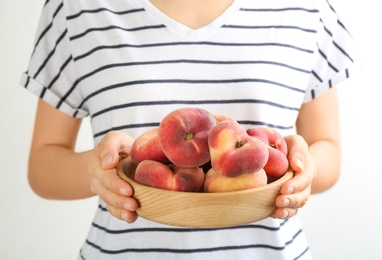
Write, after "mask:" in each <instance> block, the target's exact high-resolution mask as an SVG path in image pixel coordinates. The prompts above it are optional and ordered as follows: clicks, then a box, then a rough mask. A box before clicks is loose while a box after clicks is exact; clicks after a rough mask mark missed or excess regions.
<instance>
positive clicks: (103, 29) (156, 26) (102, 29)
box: [70, 24, 165, 41]
mask: <svg viewBox="0 0 382 260" xmlns="http://www.w3.org/2000/svg"><path fill="white" fill-rule="evenodd" d="M161 28H165V26H164V25H161V24H160V25H151V26H142V27H135V28H123V27H120V26H116V25H112V26H106V27H99V28H90V29H87V30H86V31H84V32H83V33H80V34H77V35H74V36H71V37H70V40H71V41H74V40H77V39H79V38H82V37H84V36H85V35H87V34H88V33H91V32H102V31H109V30H121V31H125V32H135V31H142V30H151V29H161Z"/></svg>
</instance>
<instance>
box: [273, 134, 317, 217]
mask: <svg viewBox="0 0 382 260" xmlns="http://www.w3.org/2000/svg"><path fill="white" fill-rule="evenodd" d="M285 141H286V142H287V146H288V155H287V156H288V160H289V166H290V168H291V169H292V170H293V171H294V177H293V178H292V179H290V180H289V181H287V182H285V183H284V184H283V185H282V186H281V189H280V195H279V196H277V198H276V206H277V209H276V210H275V212H274V213H273V214H272V216H271V217H273V218H281V219H287V218H290V217H292V216H294V215H296V213H297V211H298V209H299V208H301V207H303V206H304V205H305V203H306V202H307V200H308V198H309V196H310V194H311V187H312V182H313V180H314V179H315V177H316V166H315V165H314V162H313V160H312V157H311V155H310V153H309V150H308V144H307V143H306V142H305V140H304V138H303V137H301V136H299V135H290V136H287V137H285Z"/></svg>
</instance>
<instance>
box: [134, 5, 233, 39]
mask: <svg viewBox="0 0 382 260" xmlns="http://www.w3.org/2000/svg"><path fill="white" fill-rule="evenodd" d="M140 2H141V3H142V4H143V7H144V9H145V10H146V11H147V12H148V13H149V14H150V15H151V16H153V17H154V18H155V19H156V20H158V21H159V22H161V23H162V24H163V25H164V26H166V28H167V29H169V30H170V31H172V32H173V33H176V34H178V35H181V36H183V37H186V38H189V39H193V40H203V39H206V38H208V37H210V36H212V35H213V34H215V33H217V32H218V31H219V29H220V28H221V27H222V26H223V25H225V24H226V22H227V21H228V20H229V19H231V17H232V16H233V15H234V14H235V13H236V12H237V11H238V10H239V0H234V1H233V3H232V4H231V5H230V6H229V7H228V8H227V9H226V10H225V11H224V12H223V13H222V14H221V15H220V16H218V17H217V18H215V19H214V20H213V21H212V22H210V23H209V24H207V25H205V26H203V27H200V28H197V29H193V28H190V27H188V26H186V25H184V24H182V23H180V22H178V21H176V20H174V19H172V18H171V17H169V16H168V15H166V14H165V13H163V12H162V11H160V10H159V9H158V8H157V7H156V6H155V5H153V4H152V3H151V2H150V0H140Z"/></svg>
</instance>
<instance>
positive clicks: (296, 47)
mask: <svg viewBox="0 0 382 260" xmlns="http://www.w3.org/2000/svg"><path fill="white" fill-rule="evenodd" d="M182 45H185V46H186V45H200V46H208V45H209V46H226V47H270V46H273V47H280V48H290V49H294V50H297V51H301V52H306V53H313V52H314V51H313V50H309V49H305V48H301V47H298V46H294V45H291V44H284V43H277V42H264V43H234V42H231V43H229V42H162V43H150V44H117V45H101V46H98V47H95V48H93V49H92V50H90V51H88V52H86V53H84V54H81V55H79V56H76V57H75V58H74V60H75V61H78V60H81V59H83V58H85V57H87V56H89V55H91V54H93V53H94V52H97V51H100V50H105V49H121V48H158V47H165V46H170V47H173V46H182Z"/></svg>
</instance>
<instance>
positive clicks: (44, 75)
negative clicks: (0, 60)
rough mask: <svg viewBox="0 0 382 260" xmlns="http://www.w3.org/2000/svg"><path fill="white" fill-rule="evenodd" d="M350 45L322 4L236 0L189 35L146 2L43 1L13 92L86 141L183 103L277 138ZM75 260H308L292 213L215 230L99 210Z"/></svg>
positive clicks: (340, 66) (329, 81)
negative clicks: (30, 98)
mask: <svg viewBox="0 0 382 260" xmlns="http://www.w3.org/2000/svg"><path fill="white" fill-rule="evenodd" d="M351 45H352V40H351V37H350V35H349V33H348V32H347V30H346V29H345V27H344V25H343V24H342V23H341V21H340V20H339V17H338V15H337V13H336V11H335V10H334V9H333V8H332V6H331V5H330V4H329V3H328V1H326V0H267V1H264V0H263V1H260V0H236V1H234V3H233V4H232V5H231V6H230V7H229V8H228V9H227V10H226V11H225V12H224V13H223V14H222V15H221V16H219V17H218V18H217V19H215V20H214V21H213V22H211V23H210V24H209V25H207V26H205V27H202V28H200V29H196V30H193V29H190V28H188V27H186V26H184V25H182V24H180V23H178V22H176V21H174V20H172V19H171V18H169V17H168V16H166V15H165V14H163V13H162V12H160V11H159V10H158V9H157V8H156V7H155V6H154V5H152V4H151V3H150V2H149V0H123V1H122V0H113V1H107V0H48V1H47V2H46V4H45V6H44V8H43V11H42V16H41V21H40V23H39V27H38V31H37V35H36V43H35V48H34V50H33V54H32V57H31V60H30V65H29V67H28V71H27V72H26V73H25V74H23V77H22V85H23V86H24V87H25V88H26V89H28V90H30V91H32V92H33V93H34V94H36V95H38V96H39V97H41V98H42V99H43V100H45V101H46V102H48V103H49V104H51V105H52V106H54V107H56V108H57V109H59V110H60V111H62V112H64V113H66V114H69V115H71V116H74V117H77V118H84V117H87V116H89V117H90V119H91V124H92V130H93V135H94V143H95V144H96V143H97V142H99V141H100V140H101V138H102V137H103V136H104V135H105V134H106V133H107V132H109V131H111V130H117V131H123V132H125V133H127V134H129V135H131V136H132V137H134V138H135V137H137V136H138V135H140V134H141V133H142V132H144V131H146V130H148V129H150V128H152V127H153V126H157V125H158V124H159V122H160V121H161V119H162V118H163V117H164V116H165V115H166V114H168V113H169V112H170V111H172V110H174V109H176V108H180V107H186V106H187V107H201V108H205V109H207V110H208V111H210V112H212V113H216V114H226V115H229V116H231V117H233V118H235V119H236V120H238V122H239V123H241V124H242V125H244V126H245V127H250V126H254V125H267V126H271V127H273V128H275V129H277V130H278V131H280V133H282V134H283V135H288V134H292V133H294V132H295V122H296V118H297V116H298V112H299V109H300V107H301V105H302V104H303V103H304V102H309V101H310V100H312V99H313V98H315V97H316V96H318V95H320V94H321V93H322V92H324V91H325V90H327V89H329V88H330V87H332V86H333V85H335V84H337V83H339V82H340V81H342V80H343V79H345V78H347V77H348V76H349V73H350V69H351V65H352V64H353V63H354V62H353V57H352V55H353V50H352V47H351ZM312 127H314V126H312ZM75 214H78V212H73V215H75ZM194 217H197V216H194ZM239 217H240V216H238V218H239ZM79 259H91V260H94V259H145V260H146V259H209V260H212V259H267V260H268V259H277V260H280V259H310V251H309V247H308V244H307V241H306V239H305V236H304V233H303V230H302V227H301V223H300V220H299V217H298V216H295V217H292V218H290V219H288V220H276V219H272V218H267V219H265V220H262V221H259V222H256V223H249V224H248V225H244V226H238V227H230V228H222V229H190V228H178V227H171V226H166V225H161V224H156V223H153V222H150V221H147V220H144V219H142V218H139V219H138V220H137V222H136V223H134V224H130V225H129V224H126V223H125V222H124V221H120V220H118V219H116V218H114V217H112V216H111V215H110V214H109V213H108V212H107V210H106V208H105V205H104V203H103V202H102V201H100V204H99V207H98V209H97V212H96V215H95V217H94V221H93V223H92V224H91V227H90V231H89V234H88V237H87V239H86V241H85V242H84V244H83V246H82V248H81V250H80V253H79Z"/></svg>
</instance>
